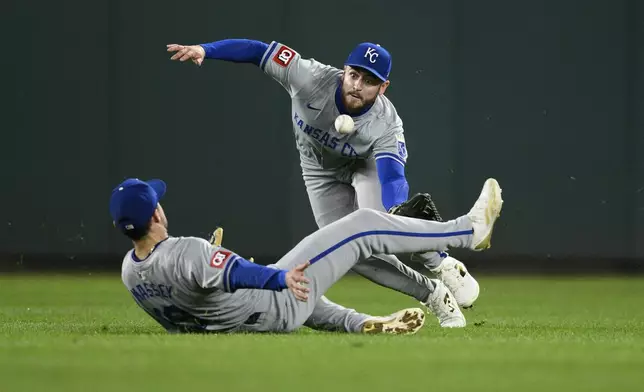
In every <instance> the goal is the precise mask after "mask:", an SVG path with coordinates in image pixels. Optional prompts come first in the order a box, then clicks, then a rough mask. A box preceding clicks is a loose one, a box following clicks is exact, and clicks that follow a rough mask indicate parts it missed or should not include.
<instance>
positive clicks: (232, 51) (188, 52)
mask: <svg viewBox="0 0 644 392" xmlns="http://www.w3.org/2000/svg"><path fill="white" fill-rule="evenodd" d="M167 48H168V52H175V53H174V55H173V56H172V57H171V58H170V59H171V60H179V61H186V60H192V62H193V63H195V64H197V65H201V64H202V63H203V60H204V59H213V60H223V61H231V62H234V63H251V64H255V65H257V66H258V67H259V65H260V62H261V60H262V57H263V56H264V53H266V50H267V49H268V44H266V43H264V42H261V41H256V40H251V39H224V40H221V41H215V42H210V43H206V44H200V45H178V44H170V45H167Z"/></svg>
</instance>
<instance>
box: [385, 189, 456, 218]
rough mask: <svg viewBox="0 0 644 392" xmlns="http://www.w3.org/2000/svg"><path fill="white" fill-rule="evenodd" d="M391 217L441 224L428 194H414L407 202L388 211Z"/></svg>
mask: <svg viewBox="0 0 644 392" xmlns="http://www.w3.org/2000/svg"><path fill="white" fill-rule="evenodd" d="M389 213H390V214H393V215H400V216H406V217H410V218H418V219H425V220H432V221H437V222H442V221H443V218H442V217H441V216H440V214H439V213H438V210H437V209H436V206H435V205H434V201H433V200H432V197H431V196H430V195H429V193H416V194H415V195H414V196H412V197H411V198H410V199H409V200H407V201H405V202H403V203H400V204H398V205H397V206H393V207H391V208H390V209H389Z"/></svg>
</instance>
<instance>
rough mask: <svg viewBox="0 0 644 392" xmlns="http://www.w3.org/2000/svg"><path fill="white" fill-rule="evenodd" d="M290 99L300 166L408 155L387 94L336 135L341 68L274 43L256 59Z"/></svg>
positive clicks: (328, 166)
mask: <svg viewBox="0 0 644 392" xmlns="http://www.w3.org/2000/svg"><path fill="white" fill-rule="evenodd" d="M260 66H261V68H262V69H263V70H264V72H266V73H267V74H268V75H270V76H271V77H272V78H273V79H275V80H276V81H277V82H279V83H280V84H281V85H282V86H283V87H284V88H285V89H286V91H287V92H288V93H289V95H290V96H291V99H292V116H291V120H292V122H293V130H294V132H295V140H296V144H297V148H298V150H299V151H300V155H301V160H302V165H303V167H304V168H311V169H315V168H323V169H340V168H343V167H346V166H348V165H349V164H351V163H352V162H353V161H355V160H359V159H367V158H375V159H380V158H383V157H389V158H391V159H396V160H398V161H399V162H400V163H401V164H403V165H404V163H405V162H406V160H407V148H406V145H405V137H404V131H403V124H402V120H401V119H400V117H398V114H397V113H396V109H395V108H394V105H393V104H392V103H391V102H390V101H389V99H387V98H386V97H385V96H383V95H381V96H379V97H378V98H377V99H376V102H375V103H374V105H373V107H372V108H371V109H370V110H369V111H367V112H366V113H364V114H362V115H360V116H357V117H354V122H355V132H353V133H351V134H349V135H343V134H340V133H339V132H338V131H337V130H336V129H335V119H336V118H337V117H338V116H339V115H340V114H341V113H340V111H339V109H338V107H337V106H336V92H337V90H338V86H339V82H340V76H341V74H342V70H340V69H338V68H334V67H332V66H329V65H325V64H322V63H320V62H318V61H316V60H315V59H304V58H302V57H301V56H300V54H299V53H297V52H296V51H295V50H293V49H291V48H289V47H287V46H285V45H283V44H280V43H278V42H272V43H271V45H270V46H269V49H268V50H267V51H266V53H265V54H264V57H263V58H262V61H261V63H260Z"/></svg>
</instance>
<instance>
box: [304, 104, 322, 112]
mask: <svg viewBox="0 0 644 392" xmlns="http://www.w3.org/2000/svg"><path fill="white" fill-rule="evenodd" d="M306 107H307V108H309V109H311V110H316V111H318V112H319V111H320V110H322V109H318V108H314V107H313V106H311V104H310V103H307V104H306Z"/></svg>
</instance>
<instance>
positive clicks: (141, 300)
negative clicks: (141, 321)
mask: <svg viewBox="0 0 644 392" xmlns="http://www.w3.org/2000/svg"><path fill="white" fill-rule="evenodd" d="M236 257H238V256H237V255H235V254H234V253H233V252H231V251H229V250H227V249H225V248H221V247H213V246H212V245H211V244H210V243H209V242H208V241H206V240H204V239H202V238H197V237H170V238H168V239H166V240H165V241H163V242H161V243H159V244H158V245H157V246H156V247H155V248H154V250H153V251H152V252H151V254H150V255H149V256H148V258H146V259H145V260H142V261H141V260H137V259H136V257H135V256H134V254H133V250H131V251H129V252H128V253H127V254H126V255H125V258H124V260H123V266H122V279H123V283H124V284H125V286H126V287H127V289H128V290H129V291H130V293H131V294H132V296H133V297H134V299H135V301H136V302H137V304H138V305H139V306H141V307H142V308H143V309H144V310H145V311H146V312H147V313H149V314H150V315H151V316H152V317H153V318H155V319H156V320H157V321H158V322H159V323H160V324H161V325H163V326H164V327H165V328H166V329H168V330H169V331H175V330H176V331H181V330H186V331H197V330H198V331H203V330H208V331H228V330H233V329H237V328H239V326H241V325H243V324H244V323H246V322H248V320H249V318H250V319H251V321H252V316H253V314H255V313H257V312H265V311H267V310H268V309H269V308H270V307H271V306H273V305H274V304H273V302H274V301H275V298H274V296H271V295H270V294H272V293H271V292H268V291H260V290H237V291H236V292H234V293H230V292H229V291H230V290H229V288H228V287H227V285H228V276H227V273H228V271H229V267H230V266H231V265H232V264H233V263H234V261H235V260H234V259H235V258H236Z"/></svg>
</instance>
